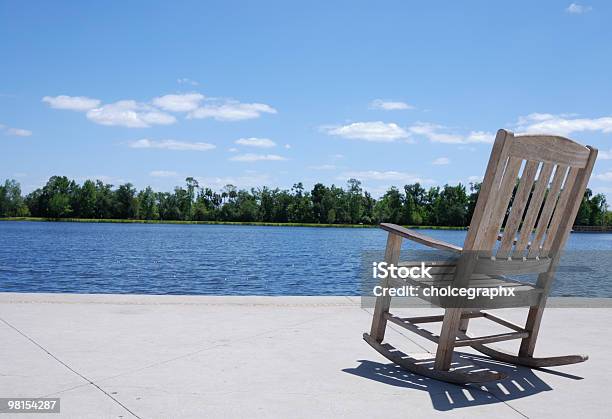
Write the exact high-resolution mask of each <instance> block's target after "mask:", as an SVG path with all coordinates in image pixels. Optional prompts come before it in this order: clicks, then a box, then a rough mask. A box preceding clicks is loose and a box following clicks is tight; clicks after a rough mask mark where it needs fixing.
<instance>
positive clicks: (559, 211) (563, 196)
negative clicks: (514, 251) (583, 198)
mask: <svg viewBox="0 0 612 419" xmlns="http://www.w3.org/2000/svg"><path fill="white" fill-rule="evenodd" d="M579 172H580V169H578V168H576V167H572V168H570V171H569V173H568V175H567V179H566V180H565V183H564V184H563V189H562V191H561V193H560V194H559V201H558V202H557V207H556V208H555V212H554V214H553V216H552V219H551V221H550V227H549V228H548V232H547V233H546V239H545V240H544V244H543V245H542V249H541V251H540V257H543V256H547V255H548V253H549V251H550V248H551V246H552V242H553V240H554V238H555V236H556V234H557V230H558V229H559V225H560V224H561V221H562V218H563V210H564V209H565V208H566V207H567V204H568V202H569V201H570V199H571V194H572V190H573V188H574V184H575V183H576V178H577V177H578V173H579Z"/></svg>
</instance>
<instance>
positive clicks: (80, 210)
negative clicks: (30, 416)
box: [0, 176, 612, 227]
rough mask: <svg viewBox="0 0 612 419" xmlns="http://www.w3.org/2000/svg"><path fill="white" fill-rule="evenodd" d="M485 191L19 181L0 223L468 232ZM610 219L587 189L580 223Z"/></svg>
mask: <svg viewBox="0 0 612 419" xmlns="http://www.w3.org/2000/svg"><path fill="white" fill-rule="evenodd" d="M479 189H480V184H479V183H471V184H470V185H469V188H468V187H466V186H465V185H462V184H461V183H460V184H458V185H455V186H452V185H444V186H442V187H439V186H434V187H430V188H429V189H425V188H423V187H422V186H421V185H420V184H419V183H414V184H410V185H405V186H404V187H403V188H401V189H399V188H397V187H391V188H389V189H388V190H387V191H386V192H385V194H384V195H383V196H382V197H380V198H378V199H374V198H373V197H372V195H371V194H370V193H369V192H367V191H364V190H363V188H362V186H361V182H360V181H359V180H357V179H349V180H348V182H347V184H346V186H345V187H339V186H336V185H331V186H325V185H323V184H321V183H317V184H316V185H314V187H313V188H312V189H311V190H309V191H308V190H306V189H305V188H304V185H303V184H302V183H296V184H295V185H293V187H292V188H291V189H289V190H287V189H279V188H269V187H266V186H264V187H261V188H252V189H250V190H246V189H238V188H236V187H235V186H233V185H226V186H225V187H224V188H223V189H222V190H220V191H214V190H213V189H211V188H209V187H206V186H202V185H200V184H199V183H198V181H197V180H196V179H194V178H192V177H188V178H186V179H185V185H184V186H177V187H175V188H174V191H173V192H156V191H154V190H153V189H152V188H151V187H149V186H148V187H146V188H144V189H142V190H140V191H139V190H137V189H136V188H135V187H134V186H133V185H132V184H131V183H125V184H123V185H119V186H118V187H116V188H115V187H113V185H110V184H107V183H104V182H102V181H100V180H96V181H93V180H86V181H85V182H83V184H82V185H81V184H79V183H77V182H76V181H74V180H70V179H68V178H67V177H66V176H52V177H51V178H50V179H49V181H48V182H47V183H46V185H45V186H43V187H42V188H39V189H36V190H34V191H33V192H31V193H29V194H27V195H26V196H25V197H24V196H22V194H21V187H20V185H19V183H18V182H16V181H15V180H6V181H5V182H4V184H3V185H2V184H0V217H27V216H31V217H43V218H87V219H135V220H183V221H221V222H223V221H243V222H271V223H316V224H376V223H380V222H391V223H396V224H404V225H427V226H456V227H464V226H467V225H468V224H469V222H470V220H471V218H472V213H473V211H474V206H475V205H476V200H477V199H478V191H479ZM611 215H612V213H610V212H608V211H607V203H606V199H605V196H604V195H602V194H593V193H592V191H591V190H587V191H586V193H585V195H584V198H583V200H582V204H581V206H580V211H579V213H578V216H577V217H576V222H575V224H576V225H609V224H612V216H611Z"/></svg>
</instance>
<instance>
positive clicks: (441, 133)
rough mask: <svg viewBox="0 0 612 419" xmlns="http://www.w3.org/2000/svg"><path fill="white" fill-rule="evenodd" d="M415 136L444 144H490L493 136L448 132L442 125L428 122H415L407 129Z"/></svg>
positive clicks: (475, 132)
mask: <svg viewBox="0 0 612 419" xmlns="http://www.w3.org/2000/svg"><path fill="white" fill-rule="evenodd" d="M409 131H410V132H411V133H412V134H415V135H422V136H423V137H425V138H427V139H428V140H429V141H432V142H435V143H446V144H468V143H492V142H493V140H494V138H495V135H494V134H492V133H490V132H485V131H470V132H469V133H468V134H457V133H451V132H448V128H447V127H445V126H443V125H438V124H432V123H429V122H417V123H416V124H414V125H412V126H411V127H410V128H409Z"/></svg>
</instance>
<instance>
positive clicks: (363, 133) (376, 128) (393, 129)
mask: <svg viewBox="0 0 612 419" xmlns="http://www.w3.org/2000/svg"><path fill="white" fill-rule="evenodd" d="M323 129H324V130H325V131H326V132H327V134H329V135H336V136H338V137H343V138H348V139H352V140H365V141H376V142H392V141H395V140H398V139H401V138H407V137H408V136H409V134H408V133H407V132H406V131H405V130H404V129H403V128H402V127H400V126H398V125H397V124H394V123H392V122H391V123H384V122H382V121H375V122H353V123H352V124H349V125H344V126H340V127H323Z"/></svg>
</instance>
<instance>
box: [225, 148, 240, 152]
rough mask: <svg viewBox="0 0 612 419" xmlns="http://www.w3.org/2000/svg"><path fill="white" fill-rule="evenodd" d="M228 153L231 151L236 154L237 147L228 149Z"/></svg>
mask: <svg viewBox="0 0 612 419" xmlns="http://www.w3.org/2000/svg"><path fill="white" fill-rule="evenodd" d="M227 151H229V152H230V153H236V152H237V151H238V149H237V148H236V147H230V148H228V149H227Z"/></svg>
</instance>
